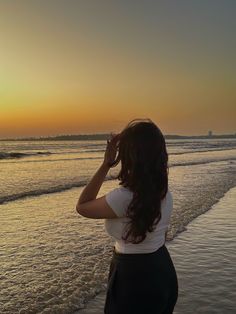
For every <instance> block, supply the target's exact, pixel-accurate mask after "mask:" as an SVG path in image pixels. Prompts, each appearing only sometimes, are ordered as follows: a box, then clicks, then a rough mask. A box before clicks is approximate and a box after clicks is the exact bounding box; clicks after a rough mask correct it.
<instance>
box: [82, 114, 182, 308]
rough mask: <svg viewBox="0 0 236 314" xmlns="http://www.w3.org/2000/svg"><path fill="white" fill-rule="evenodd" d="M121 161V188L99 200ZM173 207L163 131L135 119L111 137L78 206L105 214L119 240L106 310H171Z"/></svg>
mask: <svg viewBox="0 0 236 314" xmlns="http://www.w3.org/2000/svg"><path fill="white" fill-rule="evenodd" d="M117 152H118V154H117ZM119 162H121V168H120V171H119V173H118V176H117V179H118V180H119V181H120V182H119V185H120V187H118V188H116V189H114V190H112V191H111V192H109V193H107V194H106V195H104V196H102V197H100V198H97V199H96V196H97V193H98V191H99V189H100V187H101V185H102V183H103V181H104V179H105V177H106V174H107V172H108V170H109V169H110V168H111V167H115V166H116V165H117V164H118V163H119ZM172 208H173V201H172V196H171V193H170V191H169V190H168V154H167V151H166V144H165V139H164V136H163V135H162V133H161V131H160V129H159V128H158V127H157V126H156V125H155V124H154V123H153V122H152V121H151V120H150V119H146V120H133V121H131V122H130V123H129V124H128V125H127V127H126V128H125V129H124V130H123V131H122V132H121V133H120V134H117V135H113V136H112V138H111V140H110V141H107V148H106V152H105V156H104V161H103V163H102V165H101V166H100V168H99V169H98V171H97V172H96V174H95V175H94V177H93V178H92V180H91V181H90V182H89V183H88V185H87V186H86V187H85V189H84V190H83V192H82V193H81V196H80V198H79V201H78V203H77V207H76V209H77V211H78V212H79V214H81V215H82V216H85V217H88V218H105V219H106V220H105V227H106V230H107V232H108V234H109V235H111V236H112V237H113V238H114V240H115V246H114V250H113V256H112V260H111V263H110V271H109V277H108V288H107V294H106V302H105V308H104V313H106V314H137V313H143V314H154V313H155V314H170V313H173V309H174V306H175V304H176V301H177V297H178V280H177V276H176V272H175V268H174V265H173V263H172V260H171V257H170V255H169V252H168V250H167V248H166V246H165V240H166V232H167V229H168V225H169V222H170V216H171V211H172Z"/></svg>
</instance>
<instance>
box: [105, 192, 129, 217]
mask: <svg viewBox="0 0 236 314" xmlns="http://www.w3.org/2000/svg"><path fill="white" fill-rule="evenodd" d="M132 198H133V192H132V191H130V190H129V189H128V188H125V187H123V186H120V187H117V188H115V189H113V190H111V191H110V192H108V193H107V194H106V195H105V199H106V201H107V203H108V205H109V206H110V207H111V208H112V209H113V210H114V212H115V213H116V215H117V216H118V217H122V216H124V212H125V210H126V209H127V207H128V205H129V203H130V202H131V200H132Z"/></svg>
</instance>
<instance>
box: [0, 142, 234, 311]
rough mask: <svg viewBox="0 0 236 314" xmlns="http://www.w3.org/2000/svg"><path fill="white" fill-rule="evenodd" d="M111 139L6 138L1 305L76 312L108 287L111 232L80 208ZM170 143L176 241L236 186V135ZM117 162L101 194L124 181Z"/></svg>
mask: <svg viewBox="0 0 236 314" xmlns="http://www.w3.org/2000/svg"><path fill="white" fill-rule="evenodd" d="M105 146H106V143H105V141H43V140H42V141H0V178H1V180H0V221H1V224H0V239H1V247H0V263H1V268H0V286H1V287H0V288H1V289H0V313H11V314H14V313H21V314H22V313H63V314H67V313H68V314H71V313H73V312H74V311H76V310H78V309H80V308H83V307H84V306H85V304H87V302H88V301H89V300H91V299H93V298H94V297H95V296H96V295H97V294H98V293H99V292H102V291H104V290H105V289H106V282H107V276H108V268H109V262H110V258H111V252H112V245H113V242H112V239H110V237H109V236H108V235H107V234H106V233H105V229H104V221H103V220H102V219H101V220H94V219H86V218H84V217H81V216H79V215H78V214H77V213H76V210H75V206H76V203H77V200H78V198H79V195H80V193H81V191H82V189H83V186H84V185H85V184H86V182H88V180H89V179H90V178H91V176H92V175H93V174H94V173H95V171H96V169H97V168H98V167H99V165H100V164H101V162H102V160H103V155H104V150H105ZM167 149H168V153H169V189H170V190H171V192H172V194H173V198H174V210H173V214H172V218H171V224H170V227H169V231H168V237H167V239H168V243H174V241H172V240H173V239H174V240H175V239H178V235H179V234H180V233H181V232H182V231H185V230H186V229H188V224H189V223H190V222H192V221H193V220H194V218H196V217H198V216H199V215H201V214H203V213H205V212H207V211H208V210H209V209H211V208H212V206H213V205H214V204H215V203H217V202H218V201H219V200H220V199H221V198H223V196H224V195H225V193H226V192H227V191H229V190H230V189H231V188H233V187H235V186H236V139H220V140H219V139H194V140H193V139H188V140H186V139H185V140H167ZM118 170H119V167H117V168H112V169H111V170H110V171H109V173H108V176H107V180H106V181H105V182H104V184H103V186H102V188H101V190H100V192H99V194H98V196H102V195H104V194H105V193H107V192H108V191H110V190H111V189H113V188H115V187H117V186H118V182H117V180H115V179H114V177H115V175H116V174H117V172H118ZM169 241H170V242H169ZM186 249H187V247H186ZM222 267H223V266H222ZM212 313H213V312H212Z"/></svg>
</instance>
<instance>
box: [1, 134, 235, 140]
mask: <svg viewBox="0 0 236 314" xmlns="http://www.w3.org/2000/svg"><path fill="white" fill-rule="evenodd" d="M164 136H165V138H166V139H224V138H235V139H236V133H235V134H213V135H190V136H187V135H164ZM109 137H110V133H102V134H75V135H56V136H45V137H43V136H40V137H22V138H3V139H0V141H89V140H98V141H100V140H107V139H108V138H109Z"/></svg>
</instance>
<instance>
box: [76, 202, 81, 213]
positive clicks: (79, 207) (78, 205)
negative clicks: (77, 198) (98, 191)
mask: <svg viewBox="0 0 236 314" xmlns="http://www.w3.org/2000/svg"><path fill="white" fill-rule="evenodd" d="M75 209H76V211H77V213H78V214H80V215H81V206H80V204H79V202H78V203H77V204H76V207H75Z"/></svg>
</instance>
